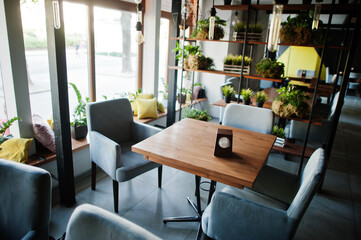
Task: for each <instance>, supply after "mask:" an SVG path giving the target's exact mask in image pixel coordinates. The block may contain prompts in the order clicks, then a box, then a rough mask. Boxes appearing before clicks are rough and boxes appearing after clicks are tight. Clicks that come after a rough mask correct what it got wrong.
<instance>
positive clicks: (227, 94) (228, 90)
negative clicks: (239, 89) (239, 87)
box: [222, 85, 236, 103]
mask: <svg viewBox="0 0 361 240" xmlns="http://www.w3.org/2000/svg"><path fill="white" fill-rule="evenodd" d="M222 92H223V95H224V102H225V103H230V102H231V99H232V96H233V95H234V94H235V93H236V91H235V90H234V88H233V87H232V86H231V85H226V86H224V87H222Z"/></svg>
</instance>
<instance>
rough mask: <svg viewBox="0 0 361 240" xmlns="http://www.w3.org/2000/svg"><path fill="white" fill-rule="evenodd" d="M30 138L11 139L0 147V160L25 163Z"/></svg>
mask: <svg viewBox="0 0 361 240" xmlns="http://www.w3.org/2000/svg"><path fill="white" fill-rule="evenodd" d="M32 141H33V139H32V138H11V139H9V140H7V141H5V142H3V143H2V144H1V145H0V148H2V149H1V150H0V158H4V159H8V160H12V161H15V162H21V163H25V162H26V161H27V160H28V152H29V148H30V144H31V142H32Z"/></svg>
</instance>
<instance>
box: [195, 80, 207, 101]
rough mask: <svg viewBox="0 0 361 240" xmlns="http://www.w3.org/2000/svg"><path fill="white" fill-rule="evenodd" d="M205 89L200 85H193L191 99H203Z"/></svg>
mask: <svg viewBox="0 0 361 240" xmlns="http://www.w3.org/2000/svg"><path fill="white" fill-rule="evenodd" d="M205 97H206V89H205V87H204V86H203V84H202V83H199V82H198V83H194V85H193V99H199V98H205Z"/></svg>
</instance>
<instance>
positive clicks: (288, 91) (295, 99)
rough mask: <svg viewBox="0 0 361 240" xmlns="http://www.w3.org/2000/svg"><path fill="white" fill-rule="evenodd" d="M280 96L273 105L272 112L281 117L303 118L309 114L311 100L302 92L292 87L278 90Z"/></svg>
mask: <svg viewBox="0 0 361 240" xmlns="http://www.w3.org/2000/svg"><path fill="white" fill-rule="evenodd" d="M277 92H278V94H279V96H278V97H277V98H275V99H274V101H273V103H272V110H273V111H274V112H275V113H276V114H277V115H279V116H281V117H298V118H303V117H305V116H306V115H307V114H308V107H309V106H308V103H307V100H309V99H310V97H309V96H308V95H306V94H305V93H304V92H303V91H302V90H299V89H298V90H297V89H295V88H294V87H293V86H292V85H290V86H288V87H283V88H280V89H278V90H277Z"/></svg>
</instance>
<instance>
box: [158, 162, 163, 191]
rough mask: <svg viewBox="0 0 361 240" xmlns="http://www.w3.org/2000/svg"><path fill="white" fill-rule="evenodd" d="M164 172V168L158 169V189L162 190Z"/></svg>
mask: <svg viewBox="0 0 361 240" xmlns="http://www.w3.org/2000/svg"><path fill="white" fill-rule="evenodd" d="M162 172H163V166H160V167H158V187H159V188H162Z"/></svg>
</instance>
